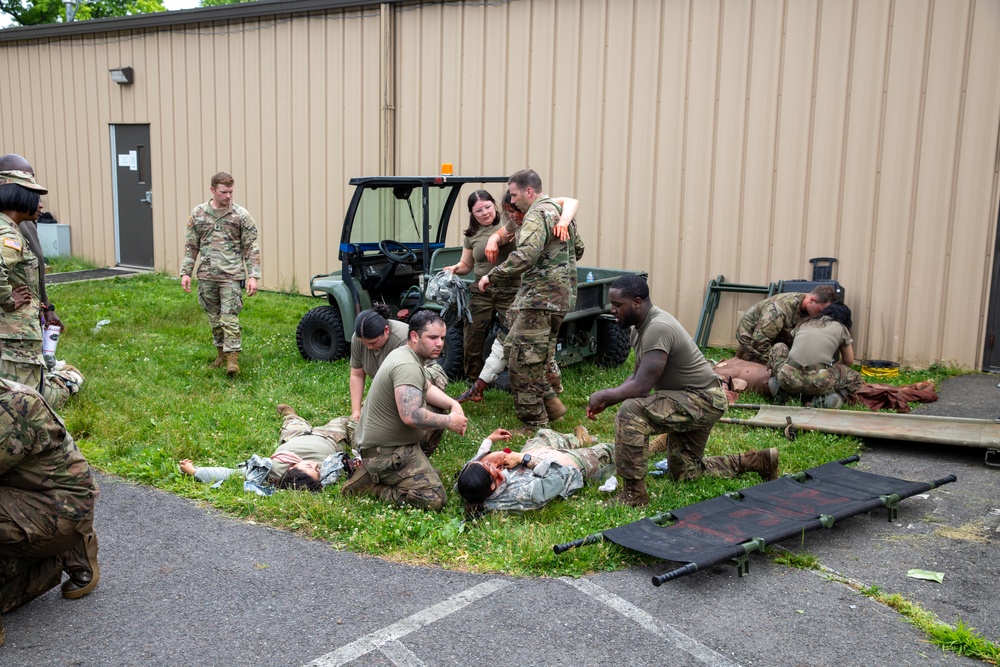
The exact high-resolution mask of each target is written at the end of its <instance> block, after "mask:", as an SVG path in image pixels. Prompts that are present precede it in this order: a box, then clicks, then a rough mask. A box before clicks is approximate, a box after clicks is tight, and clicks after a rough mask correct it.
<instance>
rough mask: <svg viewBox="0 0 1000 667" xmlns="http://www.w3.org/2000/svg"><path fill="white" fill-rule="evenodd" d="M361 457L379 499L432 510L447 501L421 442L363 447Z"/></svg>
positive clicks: (439, 479)
mask: <svg viewBox="0 0 1000 667" xmlns="http://www.w3.org/2000/svg"><path fill="white" fill-rule="evenodd" d="M361 460H362V461H363V462H364V464H365V469H366V470H367V471H368V475H369V476H370V477H371V478H372V481H373V482H375V487H374V488H373V489H372V490H373V492H374V493H375V495H376V496H377V497H378V498H379V499H381V500H384V501H386V502H391V503H395V504H397V505H411V506H413V507H417V508H419V509H423V510H434V511H439V510H441V509H442V508H443V507H444V505H445V503H446V502H448V496H447V494H446V493H445V490H444V484H442V483H441V477H440V475H438V472H437V470H435V469H434V466H432V465H431V462H430V460H429V459H428V458H427V456H426V455H425V454H424V453H423V451H421V449H420V445H402V446H401V447H372V448H369V449H363V450H361Z"/></svg>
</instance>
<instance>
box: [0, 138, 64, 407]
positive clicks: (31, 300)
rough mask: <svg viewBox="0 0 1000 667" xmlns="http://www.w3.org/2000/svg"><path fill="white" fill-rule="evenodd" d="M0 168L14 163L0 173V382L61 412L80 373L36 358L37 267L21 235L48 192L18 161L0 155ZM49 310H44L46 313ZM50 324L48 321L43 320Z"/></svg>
mask: <svg viewBox="0 0 1000 667" xmlns="http://www.w3.org/2000/svg"><path fill="white" fill-rule="evenodd" d="M4 158H6V159H5V160H3V164H6V165H8V166H10V164H11V160H13V159H14V158H16V160H14V162H17V161H19V163H18V164H17V166H18V167H20V168H16V169H8V170H6V171H0V308H2V309H3V312H2V313H0V378H5V379H7V380H13V381H14V382H20V383H21V384H25V385H28V386H29V387H33V388H35V389H37V390H38V391H39V392H41V394H42V395H43V396H44V397H45V400H46V401H48V402H49V405H51V406H52V407H53V408H56V409H58V408H61V407H62V406H63V404H65V403H66V399H68V398H69V397H70V395H72V394H75V393H76V392H77V391H79V389H80V385H81V384H83V374H82V373H80V372H79V371H78V370H77V369H76V368H73V367H72V366H69V365H64V366H63V367H62V368H61V369H60V370H59V371H53V372H49V371H48V369H47V367H46V365H45V359H44V357H43V356H42V323H41V322H42V321H41V317H42V315H41V313H42V311H41V309H42V300H41V290H40V284H41V283H40V281H41V271H42V269H41V267H40V264H39V261H38V257H36V256H35V254H34V253H33V252H32V251H31V248H30V247H29V245H28V241H27V240H26V239H25V237H24V235H23V234H22V233H21V230H20V226H21V224H23V223H26V222H29V221H34V220H35V219H36V218H37V217H38V215H39V212H40V210H41V195H43V194H46V193H47V192H48V190H46V189H45V188H44V187H42V186H41V185H39V184H38V183H37V182H35V177H34V175H33V172H34V170H33V169H32V168H31V165H30V164H28V163H27V162H25V161H24V158H22V157H20V156H17V155H14V156H4ZM49 307H51V306H46V312H48V310H47V309H48V308H49ZM47 321H51V320H47Z"/></svg>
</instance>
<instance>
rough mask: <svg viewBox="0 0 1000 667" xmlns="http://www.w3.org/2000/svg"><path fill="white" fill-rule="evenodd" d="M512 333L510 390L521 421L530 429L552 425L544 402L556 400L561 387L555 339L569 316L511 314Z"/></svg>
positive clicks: (532, 312)
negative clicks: (565, 318)
mask: <svg viewBox="0 0 1000 667" xmlns="http://www.w3.org/2000/svg"><path fill="white" fill-rule="evenodd" d="M510 315H512V316H513V317H508V321H511V324H510V331H509V332H508V333H507V337H506V338H505V339H504V351H505V352H506V353H507V368H508V369H509V371H510V390H511V394H513V395H514V410H515V412H516V413H517V417H518V419H520V420H521V421H522V422H524V423H525V424H526V425H528V426H533V427H536V428H538V427H543V426H545V425H546V424H548V422H549V417H548V414H547V413H546V412H545V399H546V398H556V397H557V396H558V393H557V392H556V389H555V387H556V386H560V387H561V380H560V374H559V366H558V364H556V360H555V359H556V356H555V355H556V337H557V336H558V334H559V327H561V326H562V321H563V318H564V317H566V313H564V312H561V311H555V310H531V309H518V310H516V311H515V310H511V311H510Z"/></svg>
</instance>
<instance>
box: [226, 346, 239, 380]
mask: <svg viewBox="0 0 1000 667" xmlns="http://www.w3.org/2000/svg"><path fill="white" fill-rule="evenodd" d="M239 358H240V353H239V352H226V375H228V376H229V377H233V376H234V375H239V374H240V365H239V364H238V363H237V361H238V360H239Z"/></svg>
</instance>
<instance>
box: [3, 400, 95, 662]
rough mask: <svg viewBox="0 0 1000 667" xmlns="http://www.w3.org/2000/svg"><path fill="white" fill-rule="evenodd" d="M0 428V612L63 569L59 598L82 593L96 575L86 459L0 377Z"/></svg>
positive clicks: (38, 406)
mask: <svg viewBox="0 0 1000 667" xmlns="http://www.w3.org/2000/svg"><path fill="white" fill-rule="evenodd" d="M0 432H2V433H3V434H4V435H3V439H2V440H0V614H2V613H7V612H8V611H10V610H12V609H16V608H17V607H20V606H21V605H23V604H25V603H27V602H30V601H31V600H34V599H35V598H36V597H38V596H40V595H42V594H43V593H45V592H46V591H48V590H49V589H51V588H52V587H54V586H56V585H58V584H59V581H60V580H61V579H62V573H63V572H66V573H67V574H69V579H67V580H66V581H65V582H64V583H63V585H62V595H63V597H64V598H69V599H75V598H80V597H83V596H84V595H86V594H87V593H89V592H90V591H92V590H93V589H94V587H95V586H96V585H97V581H98V579H99V578H100V572H99V570H98V567H97V535H96V533H94V502H95V501H96V500H97V494H98V491H97V485H96V484H95V483H94V478H93V475H91V472H90V466H88V465H87V461H86V459H84V458H83V454H81V453H80V450H79V449H77V447H76V443H74V442H73V438H72V436H70V435H69V433H67V432H66V427H65V426H64V425H63V423H62V420H61V419H59V416H58V415H57V414H56V413H55V412H53V410H52V408H50V407H49V406H48V405H47V404H46V403H45V401H44V400H43V399H42V397H41V395H40V394H38V392H36V391H35V390H34V389H31V388H29V387H25V386H24V385H20V384H17V383H15V382H8V381H6V380H0ZM2 637H3V623H2V621H0V640H2ZM2 643H3V642H2V641H0V644H2Z"/></svg>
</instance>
